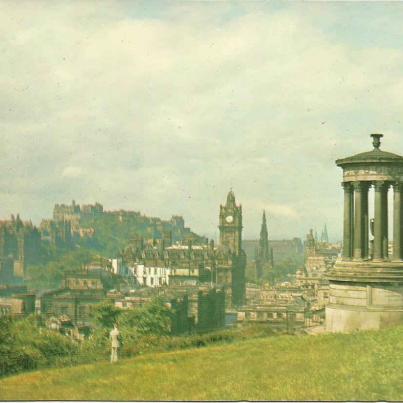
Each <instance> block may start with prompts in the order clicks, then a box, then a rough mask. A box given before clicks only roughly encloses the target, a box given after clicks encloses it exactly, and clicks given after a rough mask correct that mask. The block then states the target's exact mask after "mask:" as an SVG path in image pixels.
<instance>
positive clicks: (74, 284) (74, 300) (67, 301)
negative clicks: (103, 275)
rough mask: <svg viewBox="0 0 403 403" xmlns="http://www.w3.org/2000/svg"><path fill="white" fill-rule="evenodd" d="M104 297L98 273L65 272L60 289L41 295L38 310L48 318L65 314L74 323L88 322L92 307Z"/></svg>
mask: <svg viewBox="0 0 403 403" xmlns="http://www.w3.org/2000/svg"><path fill="white" fill-rule="evenodd" d="M105 298H106V295H105V291H104V288H103V286H102V282H101V279H100V278H99V276H98V275H94V274H91V273H71V274H66V276H65V278H64V280H63V282H62V287H61V288H60V289H58V290H54V291H48V292H45V293H44V294H43V295H42V297H41V299H40V311H41V313H42V314H44V315H45V316H46V317H48V318H49V317H60V316H63V315H64V316H67V317H69V318H70V319H71V321H72V323H73V324H74V325H78V324H89V323H90V322H91V310H92V307H93V306H94V305H96V304H99V303H100V302H102V301H104V300H105Z"/></svg>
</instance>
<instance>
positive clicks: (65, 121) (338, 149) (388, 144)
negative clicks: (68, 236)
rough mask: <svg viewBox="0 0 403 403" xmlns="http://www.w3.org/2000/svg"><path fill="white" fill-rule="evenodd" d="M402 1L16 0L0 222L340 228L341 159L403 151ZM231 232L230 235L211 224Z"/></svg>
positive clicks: (6, 76) (8, 5)
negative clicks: (111, 214)
mask: <svg viewBox="0 0 403 403" xmlns="http://www.w3.org/2000/svg"><path fill="white" fill-rule="evenodd" d="M402 18H403V8H402V7H401V6H400V5H399V4H397V3H376V4H366V5H365V7H362V6H361V5H359V4H354V3H331V4H329V3H286V2H284V3H280V2H270V3H261V2H240V3H238V2H231V3H227V2H222V3H216V2H214V3H210V2H192V3H184V2H174V1H172V2H165V3H161V2H152V1H146V2H131V1H116V2H108V3H107V4H105V3H103V2H96V1H80V2H75V1H70V2H68V1H65V2H51V3H50V2H40V1H35V2H32V1H27V2H25V1H19V2H18V3H16V2H15V1H10V2H7V1H2V2H1V3H0V19H1V25H0V26H1V28H0V37H1V45H0V51H1V58H0V88H1V92H2V94H3V97H2V101H1V102H2V103H1V107H0V116H1V119H0V133H1V134H0V137H1V139H2V144H3V147H2V150H1V154H0V166H1V171H2V173H3V174H2V175H1V182H0V183H1V189H2V190H1V199H2V203H1V205H0V216H1V217H3V218H5V217H8V216H9V215H10V214H12V213H17V212H19V213H20V214H21V216H22V218H23V219H30V218H31V219H32V220H33V221H34V222H35V223H39V222H40V219H41V218H42V217H50V216H51V214H52V208H53V205H54V204H55V203H63V202H66V203H69V202H70V201H71V200H72V199H75V200H76V201H77V202H79V203H93V202H95V201H99V202H101V203H102V204H103V205H104V206H105V208H106V209H119V208H124V209H132V210H140V211H141V212H142V213H144V214H147V215H153V216H160V217H162V218H169V217H170V216H171V215H172V214H181V215H183V216H184V218H185V220H186V224H187V225H188V226H190V227H191V228H192V230H194V231H195V232H197V233H200V234H205V235H207V236H216V235H217V230H216V228H217V216H218V207H217V206H218V204H219V203H223V202H224V201H225V197H226V194H227V193H228V190H229V189H230V188H231V187H232V188H233V190H234V192H235V195H236V197H237V201H239V202H240V203H242V206H243V215H244V238H257V236H258V233H259V228H260V223H261V214H262V210H263V209H266V211H267V213H268V216H269V221H268V225H269V233H270V237H271V238H282V237H284V238H287V237H288V238H289V237H293V236H301V237H302V236H304V234H305V233H306V232H307V231H308V230H309V228H311V227H314V228H315V227H316V229H317V230H318V232H320V230H321V229H322V226H323V225H324V224H325V223H327V226H328V230H329V236H330V238H331V239H333V240H340V239H341V234H342V198H343V192H342V189H341V186H340V182H341V171H340V169H339V168H337V167H336V166H335V164H334V160H335V159H336V158H341V157H345V156H347V155H352V154H354V153H356V152H361V151H367V150H368V151H369V150H370V149H371V148H372V147H371V143H370V142H371V140H370V138H369V134H370V133H372V132H381V133H384V134H385V137H384V139H383V143H382V149H384V150H390V151H396V152H398V153H399V150H401V148H402V146H403V137H402V135H401V133H402V132H403V127H402V123H401V121H400V114H401V111H402V107H403V105H402V104H403V101H402V97H401V94H402V90H403V78H402V76H401V71H402V68H403V49H402V47H403V45H402V43H403V42H402V41H401V40H400V39H401V35H402V34H403V28H402V26H401V21H402ZM214 231H216V232H214Z"/></svg>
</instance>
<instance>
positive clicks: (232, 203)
mask: <svg viewBox="0 0 403 403" xmlns="http://www.w3.org/2000/svg"><path fill="white" fill-rule="evenodd" d="M227 206H235V195H234V192H233V191H232V188H231V189H230V191H229V192H228V195H227Z"/></svg>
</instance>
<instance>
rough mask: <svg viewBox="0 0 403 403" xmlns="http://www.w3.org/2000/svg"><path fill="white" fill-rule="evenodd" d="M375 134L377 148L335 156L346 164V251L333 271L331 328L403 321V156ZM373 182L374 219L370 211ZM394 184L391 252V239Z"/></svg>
mask: <svg viewBox="0 0 403 403" xmlns="http://www.w3.org/2000/svg"><path fill="white" fill-rule="evenodd" d="M371 136H372V138H373V146H374V149H373V150H372V151H369V152H364V153H361V154H357V155H354V156H352V157H348V158H344V159H339V160H337V161H336V164H337V165H338V166H339V167H341V168H342V169H343V182H342V185H343V188H344V229H343V251H342V257H341V258H340V259H338V261H337V262H336V264H335V266H334V268H333V269H332V270H331V271H330V272H329V274H328V279H329V282H330V294H329V304H328V305H327V307H326V329H327V331H330V332H350V331H353V330H364V329H381V328H384V327H388V326H392V325H394V324H398V323H403V260H402V255H403V246H402V230H403V224H402V223H403V221H402V218H403V215H402V189H403V157H401V156H400V155H396V154H392V153H389V152H385V151H382V150H380V144H381V142H380V139H381V138H382V137H383V135H382V134H371ZM372 187H373V188H374V197H373V199H374V218H373V221H372V219H371V220H370V218H369V215H368V212H369V208H368V207H369V204H370V202H372V200H369V196H368V193H369V190H370V188H372ZM390 189H393V220H391V221H393V225H392V227H393V243H392V253H390V251H389V246H390V244H389V239H388V234H389V228H388V221H389V220H388V191H389V190H390ZM370 222H371V225H369V223H370ZM370 227H373V228H372V229H373V231H371V232H373V238H374V239H373V240H371V241H370V239H369V237H370V229H371V228H370ZM391 233H392V231H391ZM369 245H371V248H370V247H369Z"/></svg>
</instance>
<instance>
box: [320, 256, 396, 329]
mask: <svg viewBox="0 0 403 403" xmlns="http://www.w3.org/2000/svg"><path fill="white" fill-rule="evenodd" d="M327 277H328V279H329V287H330V290H329V291H330V292H329V304H328V305H327V306H326V331H328V332H352V331H355V330H378V329H382V328H386V327H389V326H393V325H398V324H403V281H402V280H403V265H402V262H373V261H361V262H354V261H338V262H337V263H336V265H335V267H334V269H333V270H332V271H331V272H330V273H329V275H328V276H327Z"/></svg>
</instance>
